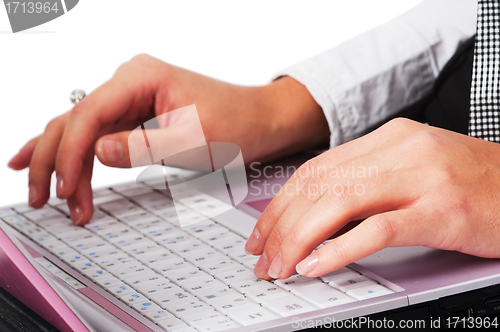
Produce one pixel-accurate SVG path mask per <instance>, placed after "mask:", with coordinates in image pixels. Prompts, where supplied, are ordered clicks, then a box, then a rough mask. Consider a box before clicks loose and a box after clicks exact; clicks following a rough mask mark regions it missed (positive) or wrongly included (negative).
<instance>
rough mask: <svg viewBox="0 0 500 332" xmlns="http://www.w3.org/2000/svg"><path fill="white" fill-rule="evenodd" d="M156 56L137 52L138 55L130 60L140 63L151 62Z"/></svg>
mask: <svg viewBox="0 0 500 332" xmlns="http://www.w3.org/2000/svg"><path fill="white" fill-rule="evenodd" d="M153 59H154V58H153V57H152V56H150V55H148V54H145V53H141V54H137V55H136V56H134V57H133V58H132V59H131V60H130V62H131V63H139V64H146V63H150V62H151V61H152V60H153Z"/></svg>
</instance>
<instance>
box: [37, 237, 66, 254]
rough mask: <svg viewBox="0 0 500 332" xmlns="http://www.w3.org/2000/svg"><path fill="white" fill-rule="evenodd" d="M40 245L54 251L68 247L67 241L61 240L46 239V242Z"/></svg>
mask: <svg viewBox="0 0 500 332" xmlns="http://www.w3.org/2000/svg"><path fill="white" fill-rule="evenodd" d="M40 245H41V246H42V247H44V248H45V249H47V250H48V251H50V252H54V251H55V250H57V249H59V248H63V247H64V248H67V247H68V246H67V245H66V243H64V242H62V241H59V240H53V241H44V242H42V243H40Z"/></svg>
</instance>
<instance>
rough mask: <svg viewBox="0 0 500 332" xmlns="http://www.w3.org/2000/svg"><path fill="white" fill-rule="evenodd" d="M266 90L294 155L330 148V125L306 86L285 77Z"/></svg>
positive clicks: (275, 115) (287, 147)
mask: <svg viewBox="0 0 500 332" xmlns="http://www.w3.org/2000/svg"><path fill="white" fill-rule="evenodd" d="M266 87H267V93H268V96H267V98H266V99H267V100H269V101H270V105H269V107H270V109H271V112H272V113H273V114H274V117H275V118H276V119H277V121H279V122H280V123H281V126H280V127H281V128H282V131H283V134H284V135H285V137H286V141H287V146H285V147H283V148H285V149H289V150H290V153H293V152H298V151H301V150H305V149H312V148H317V147H319V146H327V145H328V142H329V138H330V130H329V128H328V122H327V121H326V118H325V115H324V113H323V110H322V109H321V107H320V106H319V104H318V103H316V101H315V100H314V98H313V97H312V95H311V94H310V93H309V91H308V90H307V88H306V87H305V86H304V85H302V84H301V83H300V82H298V81H297V80H295V79H293V78H291V77H289V76H284V77H281V78H278V79H277V80H275V81H273V82H272V83H271V84H269V85H267V86H266Z"/></svg>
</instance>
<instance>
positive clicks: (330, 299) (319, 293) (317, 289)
mask: <svg viewBox="0 0 500 332" xmlns="http://www.w3.org/2000/svg"><path fill="white" fill-rule="evenodd" d="M292 293H293V294H295V295H297V296H298V297H300V298H301V299H303V300H306V301H307V302H309V303H311V304H313V305H315V306H317V307H319V308H329V307H333V306H336V305H340V304H344V303H350V302H354V301H355V300H354V299H353V298H352V297H350V296H347V295H345V294H344V293H342V292H340V291H338V290H336V289H334V288H333V287H330V286H328V285H327V284H323V283H321V284H312V285H305V286H302V287H297V288H295V289H292Z"/></svg>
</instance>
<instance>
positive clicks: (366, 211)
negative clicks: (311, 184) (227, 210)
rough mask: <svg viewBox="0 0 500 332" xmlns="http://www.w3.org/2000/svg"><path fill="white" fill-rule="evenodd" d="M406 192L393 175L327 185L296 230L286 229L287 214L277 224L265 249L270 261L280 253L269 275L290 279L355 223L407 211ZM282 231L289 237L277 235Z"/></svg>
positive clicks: (283, 234) (407, 196)
mask: <svg viewBox="0 0 500 332" xmlns="http://www.w3.org/2000/svg"><path fill="white" fill-rule="evenodd" d="M405 189H407V188H404V187H403V186H401V181H400V176H398V175H397V174H394V173H392V174H391V175H383V176H381V177H378V178H374V179H367V180H363V181H358V182H357V183H350V182H347V183H333V186H331V187H327V186H326V185H325V186H324V187H323V190H324V194H323V195H322V196H321V198H320V199H319V200H318V202H317V203H316V204H314V206H312V207H311V208H310V209H309V210H308V211H307V212H306V213H305V214H304V213H303V214H301V215H300V219H299V220H298V221H295V222H294V225H293V227H290V226H289V225H287V224H288V223H290V222H289V219H287V217H288V215H289V214H288V213H287V212H288V210H287V211H286V212H285V213H284V214H283V216H282V218H280V220H279V221H278V223H277V225H276V226H275V228H274V229H273V232H272V233H271V236H270V237H269V239H268V240H267V242H266V246H265V249H264V250H265V251H266V254H267V257H268V258H270V257H273V253H274V252H276V251H278V253H277V254H276V259H275V261H273V263H272V264H271V266H270V269H269V274H270V275H271V276H272V277H274V278H288V277H290V276H291V275H292V274H294V273H295V266H296V264H297V263H299V262H300V261H301V260H302V259H304V258H305V257H306V256H307V255H308V254H309V253H311V251H312V250H313V249H314V248H316V247H317V246H318V245H320V244H321V243H322V242H323V241H325V240H326V239H328V238H329V237H330V236H331V235H332V234H335V233H336V232H338V231H339V230H340V229H342V228H343V227H344V226H345V225H346V224H348V223H349V222H350V221H352V220H359V219H364V218H366V217H369V216H371V215H374V214H378V213H383V212H386V211H391V210H396V209H400V208H404V207H406V206H407V205H408V204H409V203H410V202H413V201H414V197H413V195H409V194H408V193H407V192H408V190H405ZM380 193H384V194H383V195H381V194H380ZM288 218H289V217H288ZM292 218H296V216H294V217H292ZM283 225H286V226H283ZM280 227H281V228H284V229H285V230H286V233H281V234H278V233H277V232H276V231H275V229H276V228H280ZM287 227H288V229H287ZM276 234H278V236H276ZM278 257H279V258H278ZM270 259H271V258H270Z"/></svg>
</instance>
